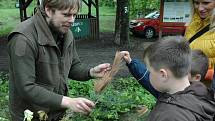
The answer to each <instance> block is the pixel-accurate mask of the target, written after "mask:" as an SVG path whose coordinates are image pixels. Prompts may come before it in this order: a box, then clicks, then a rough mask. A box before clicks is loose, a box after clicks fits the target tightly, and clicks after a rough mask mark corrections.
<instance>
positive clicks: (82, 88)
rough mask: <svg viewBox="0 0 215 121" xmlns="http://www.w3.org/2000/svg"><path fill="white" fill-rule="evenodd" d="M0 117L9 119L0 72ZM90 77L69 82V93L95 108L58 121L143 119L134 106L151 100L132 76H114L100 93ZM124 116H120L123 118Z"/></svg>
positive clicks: (5, 82) (149, 103) (150, 103)
mask: <svg viewBox="0 0 215 121" xmlns="http://www.w3.org/2000/svg"><path fill="white" fill-rule="evenodd" d="M0 80H1V82H3V83H1V84H0V92H1V93H0V107H1V109H0V120H1V121H4V120H5V121H7V120H9V117H10V115H9V110H8V75H7V74H4V73H0ZM93 83H94V80H92V81H87V82H79V81H73V80H71V81H70V82H69V88H70V89H69V90H70V91H69V93H70V96H72V97H86V98H88V99H90V100H93V101H94V102H96V107H95V108H94V109H93V111H92V112H91V113H90V114H88V115H83V114H79V113H74V112H71V111H70V110H68V113H67V115H66V116H65V119H64V120H62V121H125V119H126V120H127V121H128V119H129V120H130V121H143V120H144V117H145V116H146V115H143V116H142V117H138V115H137V113H136V109H137V108H138V107H141V106H143V105H146V106H147V107H148V108H149V110H150V109H151V108H152V107H153V105H154V104H155V99H154V97H153V96H152V95H150V94H149V92H147V91H146V90H145V89H144V88H142V86H141V85H139V84H138V82H137V81H136V80H135V79H134V78H118V79H114V80H113V81H112V83H111V84H109V85H108V86H107V87H106V88H105V89H104V90H103V92H101V93H100V94H96V93H95V91H94V85H93ZM123 118H124V119H123Z"/></svg>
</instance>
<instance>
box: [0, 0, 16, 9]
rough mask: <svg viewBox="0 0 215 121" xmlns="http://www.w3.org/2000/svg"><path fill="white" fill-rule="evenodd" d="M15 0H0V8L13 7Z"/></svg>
mask: <svg viewBox="0 0 215 121" xmlns="http://www.w3.org/2000/svg"><path fill="white" fill-rule="evenodd" d="M16 2H17V0H0V9H2V8H7V9H8V8H15V4H16Z"/></svg>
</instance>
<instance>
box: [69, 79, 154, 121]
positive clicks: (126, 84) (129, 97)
mask: <svg viewBox="0 0 215 121" xmlns="http://www.w3.org/2000/svg"><path fill="white" fill-rule="evenodd" d="M69 88H70V95H72V96H74V97H77V96H80V97H86V98H88V99H91V100H93V101H95V102H96V108H95V109H93V111H92V112H91V113H90V114H89V115H87V116H86V115H80V114H74V115H73V116H72V119H73V120H81V121H83V120H84V121H108V120H110V121H113V120H120V117H121V115H124V114H125V113H129V112H134V111H135V109H136V108H138V107H139V106H142V105H146V106H147V107H148V108H149V109H151V108H152V107H153V105H154V104H155V99H154V97H153V96H152V95H151V94H150V93H149V92H148V91H146V90H145V89H143V88H142V87H141V86H140V85H139V84H138V83H137V81H136V80H135V79H134V78H126V79H125V78H119V79H115V80H113V82H112V84H110V85H108V87H107V88H106V89H105V90H104V91H103V92H102V93H101V94H96V93H95V92H94V89H93V88H94V87H93V81H88V82H77V81H70V87H69Z"/></svg>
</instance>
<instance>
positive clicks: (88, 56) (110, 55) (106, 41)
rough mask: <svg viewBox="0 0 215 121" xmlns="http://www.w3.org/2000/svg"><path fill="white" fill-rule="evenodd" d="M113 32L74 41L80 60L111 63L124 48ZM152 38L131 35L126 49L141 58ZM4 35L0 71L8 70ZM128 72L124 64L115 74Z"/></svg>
mask: <svg viewBox="0 0 215 121" xmlns="http://www.w3.org/2000/svg"><path fill="white" fill-rule="evenodd" d="M113 39H114V35H113V33H101V35H100V40H99V41H92V40H78V41H76V46H77V47H76V48H77V52H78V54H79V56H80V59H81V61H82V62H83V63H84V64H85V65H87V66H90V67H93V66H96V65H98V64H100V63H106V62H108V63H112V62H113V59H114V56H115V53H116V51H117V50H126V49H124V48H122V47H119V46H117V45H116V44H114V43H113ZM150 41H155V39H154V40H148V41H147V40H145V39H144V38H135V37H132V36H131V43H132V44H131V46H132V48H130V49H129V50H128V51H130V52H131V56H132V57H133V58H141V54H142V52H143V50H144V48H145V47H146V46H148V45H150V44H151V43H152V42H150ZM6 43H7V41H6V37H0V71H8V59H7V50H6V49H7V47H6ZM128 75H129V72H128V70H127V67H126V66H122V69H121V71H120V72H119V73H118V75H117V76H120V77H125V76H128Z"/></svg>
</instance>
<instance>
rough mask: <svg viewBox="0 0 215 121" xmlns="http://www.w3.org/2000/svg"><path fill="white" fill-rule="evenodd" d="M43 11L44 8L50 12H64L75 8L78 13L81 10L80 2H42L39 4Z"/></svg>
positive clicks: (75, 0) (64, 0) (67, 0)
mask: <svg viewBox="0 0 215 121" xmlns="http://www.w3.org/2000/svg"><path fill="white" fill-rule="evenodd" d="M41 5H42V6H41V7H42V8H43V9H44V8H45V6H47V7H48V8H50V9H51V10H52V11H55V10H66V9H68V8H69V9H74V8H77V9H78V11H79V10H80V8H81V0H42V4H41Z"/></svg>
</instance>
